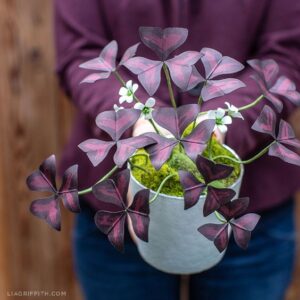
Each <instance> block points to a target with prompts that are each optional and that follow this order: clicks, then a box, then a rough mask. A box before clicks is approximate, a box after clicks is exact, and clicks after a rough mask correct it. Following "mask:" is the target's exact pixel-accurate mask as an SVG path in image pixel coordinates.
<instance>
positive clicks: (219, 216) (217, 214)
mask: <svg viewBox="0 0 300 300" xmlns="http://www.w3.org/2000/svg"><path fill="white" fill-rule="evenodd" d="M215 216H216V217H217V219H218V220H219V221H220V222H221V223H226V222H227V221H226V220H225V219H224V218H223V216H222V215H221V214H219V213H218V212H217V211H215Z"/></svg>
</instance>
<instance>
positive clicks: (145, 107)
mask: <svg viewBox="0 0 300 300" xmlns="http://www.w3.org/2000/svg"><path fill="white" fill-rule="evenodd" d="M154 105H155V99H154V98H152V97H150V98H148V100H147V101H146V103H145V104H143V103H141V102H138V103H136V104H135V105H134V108H135V109H139V110H141V111H142V116H143V117H144V119H145V120H149V119H152V110H153V106H154Z"/></svg>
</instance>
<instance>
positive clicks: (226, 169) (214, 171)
mask: <svg viewBox="0 0 300 300" xmlns="http://www.w3.org/2000/svg"><path fill="white" fill-rule="evenodd" d="M196 165H197V168H198V170H199V172H200V173H201V175H202V176H203V178H204V180H205V183H206V184H209V183H210V182H212V181H214V180H218V179H224V178H227V177H228V176H229V175H230V174H231V173H232V171H233V167H230V166H227V165H222V164H215V163H214V162H212V161H211V160H209V159H207V158H205V157H203V156H201V155H198V157H197V159H196Z"/></svg>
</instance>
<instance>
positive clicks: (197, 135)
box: [181, 119, 215, 160]
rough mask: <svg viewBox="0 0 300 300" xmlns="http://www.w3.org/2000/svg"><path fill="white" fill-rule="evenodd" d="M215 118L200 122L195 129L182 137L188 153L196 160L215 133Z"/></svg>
mask: <svg viewBox="0 0 300 300" xmlns="http://www.w3.org/2000/svg"><path fill="white" fill-rule="evenodd" d="M214 127H215V120H212V119H210V120H204V121H202V122H200V123H199V124H198V125H197V126H196V127H195V128H194V129H193V131H192V132H191V133H190V134H189V135H188V136H186V137H184V138H182V140H181V143H182V145H183V147H184V149H185V152H186V154H187V155H188V156H189V157H190V158H191V159H192V160H195V159H196V158H197V156H198V155H199V154H202V152H203V151H204V150H205V148H206V144H207V141H208V140H209V138H210V136H211V134H212V133H213V130H214Z"/></svg>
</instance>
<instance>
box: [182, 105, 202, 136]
mask: <svg viewBox="0 0 300 300" xmlns="http://www.w3.org/2000/svg"><path fill="white" fill-rule="evenodd" d="M199 112H200V110H199V105H198V104H186V105H182V106H180V107H179V108H177V120H178V128H179V135H180V136H182V134H183V132H184V130H185V129H186V128H187V127H188V125H190V124H191V123H192V122H193V121H194V120H195V119H196V118H197V116H198V114H199Z"/></svg>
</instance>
